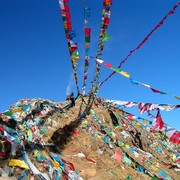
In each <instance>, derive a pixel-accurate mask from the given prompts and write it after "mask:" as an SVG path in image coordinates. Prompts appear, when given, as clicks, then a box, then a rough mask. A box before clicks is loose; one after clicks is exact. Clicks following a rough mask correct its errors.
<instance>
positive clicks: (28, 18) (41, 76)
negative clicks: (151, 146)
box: [0, 0, 180, 130]
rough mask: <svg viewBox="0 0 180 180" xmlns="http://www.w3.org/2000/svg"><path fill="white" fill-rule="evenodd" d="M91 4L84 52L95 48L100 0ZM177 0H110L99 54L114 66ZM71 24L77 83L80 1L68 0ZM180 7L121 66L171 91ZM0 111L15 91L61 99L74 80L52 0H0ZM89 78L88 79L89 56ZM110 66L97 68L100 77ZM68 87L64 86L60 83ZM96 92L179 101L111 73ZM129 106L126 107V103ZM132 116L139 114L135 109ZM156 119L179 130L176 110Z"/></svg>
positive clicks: (176, 91)
mask: <svg viewBox="0 0 180 180" xmlns="http://www.w3.org/2000/svg"><path fill="white" fill-rule="evenodd" d="M86 2H87V3H86V4H87V7H90V8H91V17H90V18H89V23H88V26H89V27H91V28H92V36H91V44H90V55H91V56H94V54H95V53H96V51H97V42H98V36H99V32H100V22H101V9H102V0H86ZM177 2H178V1H177V0H176V1H175V0H171V1H170V0H151V1H144V0H136V1H134V0H113V5H112V14H111V20H110V24H109V27H108V30H107V33H108V34H110V36H111V37H110V40H109V41H108V42H106V43H105V47H104V53H103V60H104V61H106V62H109V63H111V64H112V65H113V66H115V67H116V66H118V65H119V63H120V62H121V60H123V59H124V58H125V56H126V55H127V54H128V53H129V51H130V50H132V49H134V48H135V47H136V46H137V45H138V44H139V43H140V42H141V41H142V40H143V39H144V38H145V37H146V36H147V34H148V33H150V31H151V30H152V29H153V28H154V27H155V26H156V25H157V24H158V22H159V21H160V20H161V19H162V18H163V17H164V16H165V15H166V14H167V13H168V12H169V11H170V10H171V9H172V7H173V6H174V5H175V4H176V3H177ZM68 5H69V6H70V12H71V15H72V18H71V20H72V27H73V29H74V30H75V31H76V35H77V37H76V38H74V41H75V42H77V43H78V50H79V53H80V59H79V61H78V74H79V87H82V82H83V65H84V49H83V47H84V36H83V6H82V5H83V1H82V0H69V3H68ZM179 19H180V7H179V8H178V9H177V10H176V12H175V14H173V15H171V16H169V17H168V18H167V20H166V21H165V22H164V24H163V25H162V26H161V27H160V28H159V29H158V30H157V31H155V32H154V33H153V34H152V36H151V37H150V38H149V40H148V41H147V42H146V43H145V44H144V45H143V46H142V47H141V48H140V49H139V50H138V51H136V52H134V53H133V55H132V56H131V57H130V58H129V59H128V60H127V62H126V63H125V64H124V65H123V66H122V68H121V69H122V70H123V71H127V72H129V73H130V74H131V77H132V78H133V79H135V80H137V81H140V82H144V83H146V84H149V85H151V87H153V88H155V89H158V90H161V91H164V92H167V93H169V94H173V95H180V80H179V67H180V33H179V32H180V20H179ZM0 67H1V70H0V83H1V86H0V112H2V111H5V110H6V109H8V108H9V107H10V105H11V104H13V103H15V102H17V101H18V100H19V99H22V98H32V97H40V98H47V99H50V100H54V101H64V100H65V97H66V93H70V92H71V91H74V92H75V93H76V87H75V84H74V81H73V78H72V77H71V76H72V67H71V62H70V57H69V52H68V48H67V42H66V39H65V33H64V29H63V24H62V19H61V14H60V8H59V4H58V0H31V1H29V0H13V1H12V0H11V1H10V0H0ZM89 68H90V70H89V79H88V81H87V82H88V84H90V81H91V80H92V78H93V73H94V59H91V60H90V67H89ZM111 72H112V71H111V70H110V69H108V68H106V67H104V66H102V68H101V76H100V82H101V81H102V80H104V79H105V78H106V77H107V76H108V75H109V74H110V73H111ZM68 87H69V90H68V92H67V88H68ZM98 96H101V97H103V98H108V99H117V100H123V101H134V102H150V103H164V104H180V100H177V99H175V98H173V97H172V96H168V95H161V94H156V93H153V92H151V91H150V90H149V89H148V88H145V87H139V86H136V85H133V84H131V83H130V81H129V80H128V79H127V78H124V77H123V76H121V75H118V74H116V75H114V76H113V77H111V78H110V79H109V80H108V81H107V82H106V83H104V84H103V86H102V87H101V89H100V90H99V93H98ZM127 111H128V112H129V109H127ZM135 115H139V116H140V114H139V113H138V111H137V113H136V114H135ZM162 117H163V120H164V121H165V122H166V123H167V124H169V125H171V126H173V127H176V129H179V130H180V109H177V110H174V111H170V112H162Z"/></svg>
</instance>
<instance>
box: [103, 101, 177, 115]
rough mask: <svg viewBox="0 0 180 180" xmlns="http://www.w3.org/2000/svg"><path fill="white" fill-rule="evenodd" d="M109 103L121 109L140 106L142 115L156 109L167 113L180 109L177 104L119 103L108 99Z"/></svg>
mask: <svg viewBox="0 0 180 180" xmlns="http://www.w3.org/2000/svg"><path fill="white" fill-rule="evenodd" d="M106 102H107V103H112V104H114V105H119V106H120V107H122V108H123V107H130V108H132V107H134V106H138V109H139V111H140V113H141V114H142V113H144V112H150V111H153V110H155V109H160V110H165V111H172V110H175V109H177V108H180V105H175V104H154V103H145V102H131V101H119V100H110V99H106Z"/></svg>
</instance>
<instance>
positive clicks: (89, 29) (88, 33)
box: [84, 28, 91, 36]
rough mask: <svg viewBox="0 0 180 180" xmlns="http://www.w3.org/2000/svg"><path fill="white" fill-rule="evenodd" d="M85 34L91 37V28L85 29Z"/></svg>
mask: <svg viewBox="0 0 180 180" xmlns="http://www.w3.org/2000/svg"><path fill="white" fill-rule="evenodd" d="M84 33H85V36H90V35H91V28H85V29H84Z"/></svg>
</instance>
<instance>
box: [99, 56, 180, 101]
mask: <svg viewBox="0 0 180 180" xmlns="http://www.w3.org/2000/svg"><path fill="white" fill-rule="evenodd" d="M96 62H98V63H99V64H103V65H104V66H106V67H107V68H109V69H111V70H113V71H114V72H116V73H119V74H121V75H122V76H124V77H126V78H129V80H130V82H131V83H132V84H135V85H138V86H144V87H146V88H149V89H150V90H151V91H152V92H154V93H159V94H166V95H170V96H173V97H174V98H176V99H178V100H180V96H176V95H172V94H169V93H166V92H163V91H160V90H157V89H155V88H152V87H151V86H150V85H148V84H145V83H142V82H139V81H137V80H135V79H132V78H130V74H129V73H128V72H124V71H121V70H120V68H115V67H113V66H112V64H109V63H107V62H104V61H103V60H101V59H96ZM100 86H101V85H100Z"/></svg>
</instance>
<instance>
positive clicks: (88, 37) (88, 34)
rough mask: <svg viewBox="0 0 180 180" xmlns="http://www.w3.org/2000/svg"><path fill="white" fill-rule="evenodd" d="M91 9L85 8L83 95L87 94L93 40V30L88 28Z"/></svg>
mask: <svg viewBox="0 0 180 180" xmlns="http://www.w3.org/2000/svg"><path fill="white" fill-rule="evenodd" d="M90 10H91V9H90V8H89V7H84V37H85V60H84V61H85V62H84V80H83V87H82V93H83V95H85V93H86V82H87V78H88V73H87V71H88V68H89V43H90V40H91V28H89V27H87V24H88V20H87V19H88V18H89V17H90Z"/></svg>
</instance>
